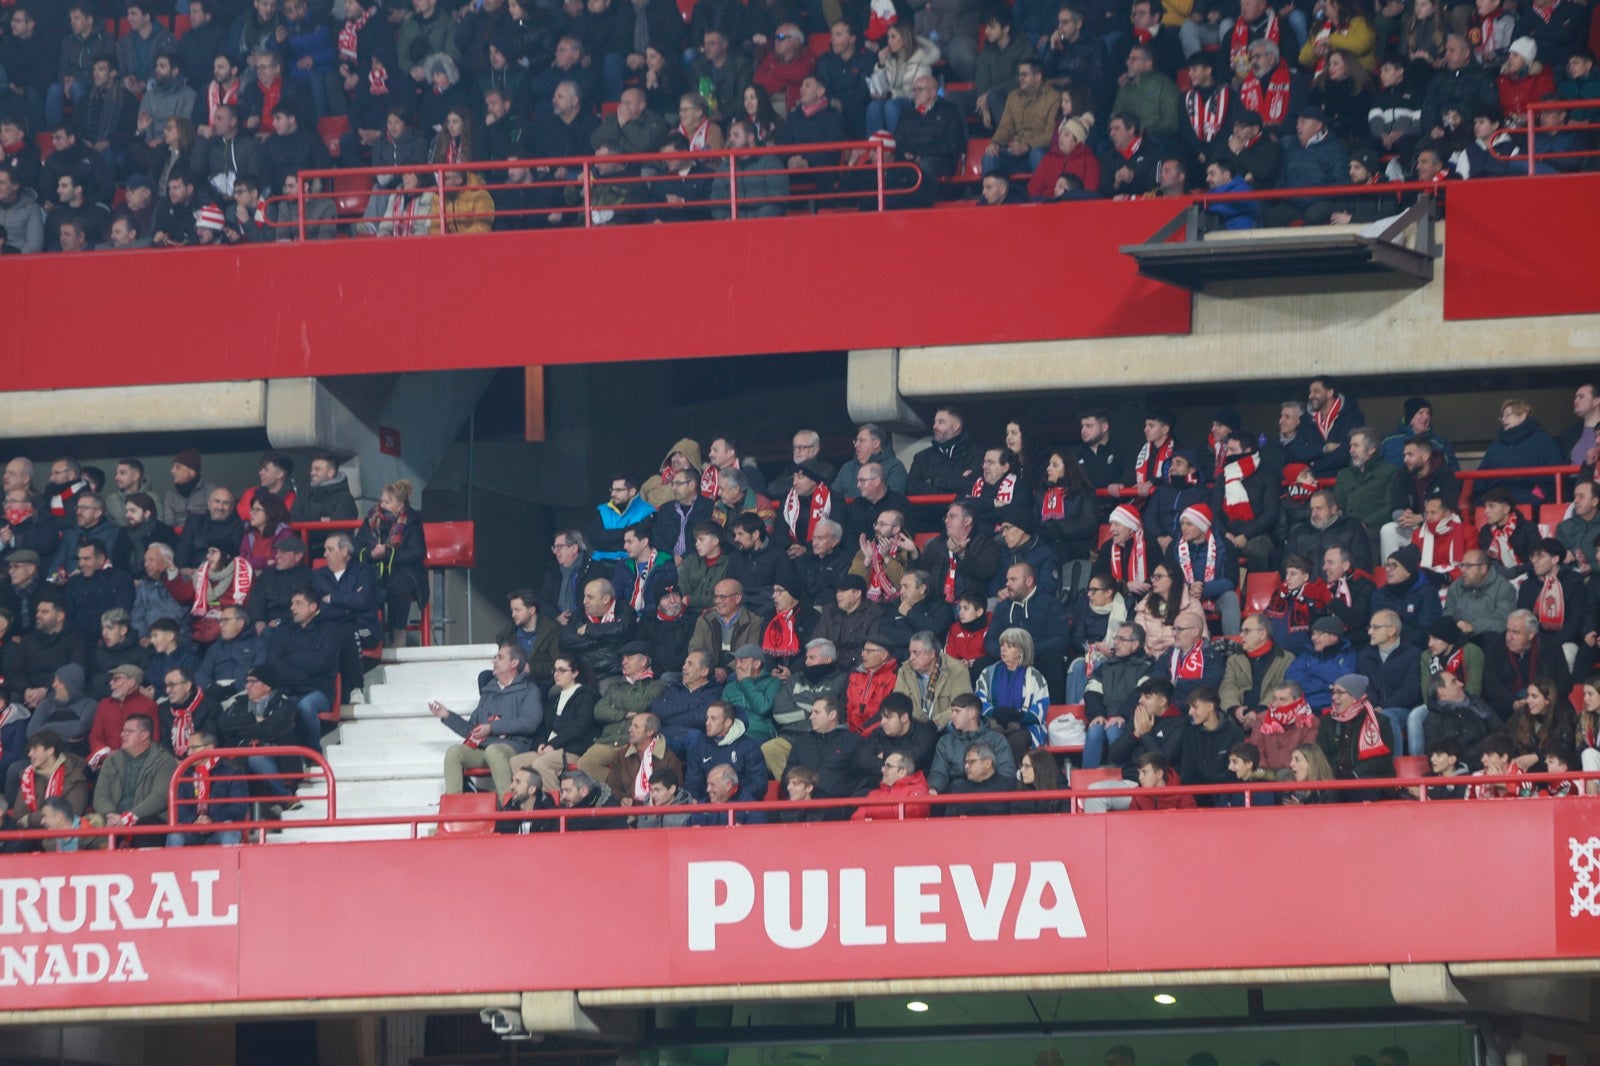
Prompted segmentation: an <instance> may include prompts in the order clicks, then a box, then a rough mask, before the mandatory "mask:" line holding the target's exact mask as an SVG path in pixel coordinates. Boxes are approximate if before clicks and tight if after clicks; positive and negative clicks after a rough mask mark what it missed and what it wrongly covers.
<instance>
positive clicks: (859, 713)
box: [844, 659, 900, 736]
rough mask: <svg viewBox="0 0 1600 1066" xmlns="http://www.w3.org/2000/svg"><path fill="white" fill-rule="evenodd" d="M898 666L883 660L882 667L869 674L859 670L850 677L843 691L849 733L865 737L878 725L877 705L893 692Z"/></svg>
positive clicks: (893, 662)
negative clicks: (847, 712) (848, 683)
mask: <svg viewBox="0 0 1600 1066" xmlns="http://www.w3.org/2000/svg"><path fill="white" fill-rule="evenodd" d="M899 670H900V664H899V663H898V662H896V661H895V660H894V659H885V660H884V661H883V665H882V666H880V667H878V668H877V669H876V670H874V671H873V672H872V673H870V674H866V673H862V672H861V671H860V670H857V671H855V672H854V673H852V674H851V675H850V685H849V687H848V688H846V689H845V693H844V700H845V708H846V710H848V711H849V713H850V731H851V732H852V733H859V734H860V735H861V736H867V735H869V734H871V733H873V732H875V731H876V730H877V728H878V725H879V719H878V705H879V704H881V703H882V702H883V698H884V697H885V696H887V695H888V694H889V693H891V692H893V691H894V683H895V676H896V674H897V673H898V672H899Z"/></svg>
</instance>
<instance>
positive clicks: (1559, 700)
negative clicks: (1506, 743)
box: [1506, 677, 1578, 770]
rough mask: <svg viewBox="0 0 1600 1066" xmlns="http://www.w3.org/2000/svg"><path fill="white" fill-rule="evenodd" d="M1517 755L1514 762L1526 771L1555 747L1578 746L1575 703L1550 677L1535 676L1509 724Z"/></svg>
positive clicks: (1512, 742) (1507, 730)
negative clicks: (1558, 690) (1563, 695)
mask: <svg viewBox="0 0 1600 1066" xmlns="http://www.w3.org/2000/svg"><path fill="white" fill-rule="evenodd" d="M1506 732H1507V733H1508V734H1510V736H1511V744H1512V747H1514V748H1516V754H1515V756H1514V757H1513V759H1512V761H1513V762H1514V763H1516V764H1517V766H1518V767H1520V768H1521V769H1523V770H1532V769H1533V768H1534V767H1536V766H1538V765H1539V763H1540V762H1541V761H1542V760H1543V758H1544V752H1546V751H1548V750H1549V749H1551V748H1559V749H1561V750H1563V751H1565V750H1566V749H1568V748H1576V747H1577V746H1578V745H1577V736H1578V716H1577V713H1576V712H1575V711H1574V710H1573V709H1572V704H1571V703H1569V702H1568V701H1567V700H1566V699H1565V698H1563V697H1562V696H1561V695H1560V694H1559V693H1557V692H1556V686H1555V683H1554V682H1553V681H1551V680H1550V679H1549V678H1544V677H1539V678H1535V679H1534V680H1533V681H1532V682H1530V683H1529V685H1528V694H1527V696H1525V697H1524V699H1523V704H1522V706H1521V707H1520V708H1518V709H1517V710H1516V711H1515V712H1514V713H1513V714H1512V715H1511V721H1510V723H1509V724H1508V725H1507V727H1506Z"/></svg>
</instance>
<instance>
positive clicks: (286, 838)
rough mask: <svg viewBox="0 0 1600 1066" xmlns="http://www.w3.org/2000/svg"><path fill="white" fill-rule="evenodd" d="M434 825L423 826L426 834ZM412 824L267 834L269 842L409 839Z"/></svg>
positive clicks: (311, 842)
mask: <svg viewBox="0 0 1600 1066" xmlns="http://www.w3.org/2000/svg"><path fill="white" fill-rule="evenodd" d="M432 828H433V827H432V826H423V827H422V832H423V833H424V834H426V833H428V832H429V830H431V829H432ZM410 837H411V826H410V825H406V824H397V825H344V826H335V827H329V828H326V829H295V828H292V827H290V828H285V829H282V830H280V831H279V832H276V833H268V834H267V843H268V844H329V843H334V842H336V841H346V840H408V839H410Z"/></svg>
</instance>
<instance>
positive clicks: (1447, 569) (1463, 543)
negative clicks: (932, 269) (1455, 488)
mask: <svg viewBox="0 0 1600 1066" xmlns="http://www.w3.org/2000/svg"><path fill="white" fill-rule="evenodd" d="M1426 531H1427V526H1426V524H1424V525H1421V526H1418V527H1417V528H1416V529H1415V530H1414V531H1413V532H1412V534H1411V543H1413V544H1415V545H1416V546H1417V550H1418V551H1420V552H1422V568H1423V569H1424V570H1431V571H1433V572H1434V573H1436V574H1438V575H1440V576H1441V577H1443V578H1445V579H1446V580H1447V581H1454V580H1455V579H1456V578H1458V577H1460V576H1461V560H1462V558H1463V557H1464V556H1465V555H1466V554H1467V553H1468V552H1469V551H1475V550H1476V549H1477V547H1478V531H1477V530H1476V529H1474V528H1473V527H1472V526H1471V525H1469V524H1468V523H1467V522H1465V521H1463V520H1462V519H1460V518H1457V519H1456V521H1455V525H1453V526H1452V527H1451V528H1450V529H1448V530H1447V531H1445V533H1444V534H1442V535H1440V534H1435V535H1434V536H1433V537H1432V543H1431V544H1429V543H1428V540H1429V538H1428V537H1427V536H1426V535H1425V534H1426Z"/></svg>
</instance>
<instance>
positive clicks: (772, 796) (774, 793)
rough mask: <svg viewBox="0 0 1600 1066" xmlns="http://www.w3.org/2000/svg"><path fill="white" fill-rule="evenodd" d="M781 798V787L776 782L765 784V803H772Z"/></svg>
mask: <svg viewBox="0 0 1600 1066" xmlns="http://www.w3.org/2000/svg"><path fill="white" fill-rule="evenodd" d="M782 798H783V785H782V784H781V783H780V782H778V781H768V782H767V802H768V803H773V802H775V801H777V800H779V799H782Z"/></svg>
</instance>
